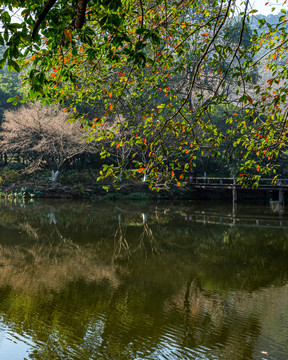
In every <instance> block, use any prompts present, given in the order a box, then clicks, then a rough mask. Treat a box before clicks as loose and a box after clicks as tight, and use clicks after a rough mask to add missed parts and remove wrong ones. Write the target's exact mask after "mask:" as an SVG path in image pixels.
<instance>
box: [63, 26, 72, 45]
mask: <svg viewBox="0 0 288 360" xmlns="http://www.w3.org/2000/svg"><path fill="white" fill-rule="evenodd" d="M64 35H65V37H66V39H67V40H68V41H69V42H71V41H72V34H71V31H70V30H68V29H64Z"/></svg>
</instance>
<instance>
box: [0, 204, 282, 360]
mask: <svg viewBox="0 0 288 360" xmlns="http://www.w3.org/2000/svg"><path fill="white" fill-rule="evenodd" d="M0 239H1V242H0V359H1V360H23V359H37V360H52V359H57V360H62V359H63V360H64V359H65V360H68V359H69V360H70V359H75V360H86V359H91V360H92V359H95V360H96V359H97V360H104V359H105V360H136V359H137V360H144V359H145V360H156V359H157V360H164V359H165V360H177V359H179V360H180V359H181V360H185V359H197V360H204V359H205V360H206V359H209V360H212V359H213V360H214V359H227V360H238V359H239V360H240V359H241V360H249V359H263V360H268V359H269V360H272V359H275V360H282V359H283V360H287V359H288V260H287V259H288V214H287V213H285V209H283V208H279V207H278V206H277V204H273V206H271V207H270V206H269V205H267V206H247V205H243V204H242V205H241V206H240V205H238V208H236V207H235V208H234V209H233V208H232V206H231V204H229V203H228V204H222V205H219V204H215V203H208V202H206V203H199V202H196V201H194V202H186V203H170V202H159V203H156V202H147V203H145V202H144V203H138V202H133V203H128V202H127V203H125V202H109V203H105V202H91V203H87V202H75V201H61V202H60V201H39V202H37V201H34V202H28V203H23V202H21V201H19V200H17V201H2V202H1V203H0Z"/></svg>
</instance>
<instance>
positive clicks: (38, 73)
mask: <svg viewBox="0 0 288 360" xmlns="http://www.w3.org/2000/svg"><path fill="white" fill-rule="evenodd" d="M1 4H2V8H1V14H0V18H1V23H2V27H3V29H4V30H3V34H1V35H0V45H1V56H2V60H1V65H2V66H3V70H1V73H0V91H1V92H2V93H3V96H2V98H1V104H0V115H1V116H2V121H1V131H0V145H1V155H0V156H1V157H2V158H1V160H2V162H1V165H2V168H1V170H0V186H2V185H3V186H9V185H11V184H15V183H18V184H21V183H24V182H26V183H27V182H28V183H29V182H30V183H31V182H32V183H33V184H36V183H37V182H40V183H41V181H42V182H46V183H48V182H49V181H52V182H54V183H56V182H57V183H58V184H63V185H65V184H67V183H72V184H73V185H77V184H80V185H82V186H83V185H85V184H91V185H93V186H95V183H96V181H98V182H99V186H100V187H101V186H104V187H106V189H107V187H108V186H110V185H111V184H112V183H114V184H115V185H116V186H118V187H119V186H120V185H121V184H123V183H124V184H125V183H128V182H130V183H131V182H132V183H134V182H135V183H139V182H141V181H142V180H145V181H147V182H148V184H149V187H150V188H151V189H159V188H167V185H168V183H169V184H171V183H172V184H173V186H176V187H180V186H181V184H182V182H183V180H184V179H185V178H187V176H188V174H189V172H191V171H193V172H194V174H195V173H196V174H197V175H198V174H199V175H200V176H202V175H203V174H204V173H205V174H207V176H227V177H238V181H239V182H242V183H243V182H245V181H244V180H245V179H246V178H252V179H253V180H254V181H255V182H257V180H258V179H259V178H260V176H261V175H263V174H264V175H266V176H270V177H277V176H282V177H283V176H286V173H287V171H288V169H287V166H286V165H285V159H286V157H287V154H288V149H287V146H286V144H287V139H286V137H287V129H288V127H287V125H286V120H287V114H288V113H287V109H286V106H285V101H286V94H287V91H288V90H287V84H286V81H287V76H288V73H287V62H286V58H287V56H286V40H287V31H286V28H287V27H286V22H287V19H286V10H285V6H286V5H285V4H284V5H283V6H280V7H279V8H276V9H274V12H273V9H271V15H269V16H268V17H264V16H261V15H257V11H256V10H254V9H252V8H251V7H250V4H249V2H248V1H247V2H246V3H245V4H244V7H243V6H242V7H241V9H240V8H237V6H236V5H235V4H234V3H233V2H232V1H231V0H228V1H215V2H203V1H199V2H198V1H196V2H195V1H194V2H190V1H188V2H186V3H184V2H183V1H180V2H164V1H158V2H155V3H154V2H151V1H147V2H143V1H142V0H140V1H139V2H136V3H135V2H132V1H122V2H121V1H104V2H101V3H90V2H88V1H86V0H78V2H77V4H78V5H77V6H75V5H74V4H72V3H71V4H70V5H69V6H68V7H67V4H66V2H64V1H62V0H58V1H57V2H56V4H55V1H54V2H53V1H52V2H51V1H50V2H47V3H46V4H45V3H43V5H42V6H39V4H37V5H35V6H33V2H32V3H31V2H29V3H28V2H25V1H24V2H21V3H20V2H18V1H17V0H15V1H14V2H13V3H11V2H9V3H8V2H6V1H2V2H1ZM35 4H36V3H35ZM80 5H81V6H80ZM267 6H270V5H269V4H268V3H267ZM80 9H81V11H80ZM278 11H280V12H279V14H277V13H278ZM8 70H9V71H10V72H9V71H8ZM18 73H19V75H18ZM2 93H1V94H2ZM7 99H8V103H7V102H6V100H7ZM27 101H30V103H27ZM25 102H26V103H25ZM40 104H41V105H40ZM11 105H13V106H14V109H13V110H12V109H11ZM15 106H16V108H15ZM48 171H49V172H48ZM30 185H31V184H30Z"/></svg>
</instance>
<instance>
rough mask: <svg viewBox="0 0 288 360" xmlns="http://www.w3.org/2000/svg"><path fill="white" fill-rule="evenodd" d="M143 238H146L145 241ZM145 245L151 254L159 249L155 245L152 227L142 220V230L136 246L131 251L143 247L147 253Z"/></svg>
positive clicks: (156, 252) (157, 252)
mask: <svg viewBox="0 0 288 360" xmlns="http://www.w3.org/2000/svg"><path fill="white" fill-rule="evenodd" d="M145 238H146V239H147V241H146V243H145ZM147 245H148V246H149V247H150V250H151V253H152V254H153V255H154V254H159V252H160V250H159V247H158V245H157V241H156V239H155V237H154V235H153V232H152V229H151V228H150V227H149V225H148V223H147V222H144V225H143V231H142V233H141V235H140V237H139V243H138V246H137V247H136V248H135V249H134V251H133V252H136V251H138V250H140V249H144V251H145V254H146V255H147V247H148V246H147Z"/></svg>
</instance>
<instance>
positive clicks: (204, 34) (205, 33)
mask: <svg viewBox="0 0 288 360" xmlns="http://www.w3.org/2000/svg"><path fill="white" fill-rule="evenodd" d="M202 36H203V37H206V36H211V34H208V33H207V32H204V33H203V34H202Z"/></svg>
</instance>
